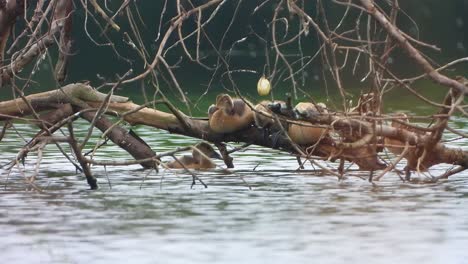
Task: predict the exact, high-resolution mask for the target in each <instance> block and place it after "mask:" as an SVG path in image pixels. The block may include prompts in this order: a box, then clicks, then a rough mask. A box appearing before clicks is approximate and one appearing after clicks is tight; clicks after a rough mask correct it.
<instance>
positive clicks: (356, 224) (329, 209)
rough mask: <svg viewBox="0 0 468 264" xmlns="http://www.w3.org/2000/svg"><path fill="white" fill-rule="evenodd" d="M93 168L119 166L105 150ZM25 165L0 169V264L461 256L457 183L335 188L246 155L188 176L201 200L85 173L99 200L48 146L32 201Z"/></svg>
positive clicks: (129, 176) (459, 259) (156, 181)
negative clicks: (228, 165) (228, 166)
mask: <svg viewBox="0 0 468 264" xmlns="http://www.w3.org/2000/svg"><path fill="white" fill-rule="evenodd" d="M457 122H459V123H460V124H464V123H466V122H465V121H464V120H458V121H457ZM459 126H462V125H459ZM15 128H16V129H17V130H18V131H19V132H20V133H21V134H22V135H26V136H27V135H29V136H31V135H32V133H33V132H34V129H33V127H32V126H29V125H24V124H16V125H15ZM84 128H85V126H82V127H78V135H84V133H86V131H85V130H84ZM136 132H137V133H138V134H139V135H140V136H141V137H142V138H143V139H145V140H146V141H147V142H148V143H149V144H150V145H151V146H152V147H153V148H154V149H155V150H157V151H158V152H162V151H166V150H171V149H173V148H174V147H175V146H185V145H189V144H193V143H195V142H196V140H193V139H188V138H185V137H181V136H177V135H170V134H168V133H166V132H160V131H157V130H155V129H152V128H144V127H138V128H137V129H136ZM96 135H98V133H96ZM18 140H19V139H18V136H17V135H16V134H15V133H14V132H13V131H11V132H9V134H8V135H7V136H6V138H5V139H4V141H3V142H2V144H1V145H0V153H1V154H0V162H1V163H2V164H3V163H4V162H6V161H7V160H9V159H11V158H13V157H14V155H15V154H16V151H17V148H18V146H20V145H19V144H18ZM93 142H96V139H94V140H93ZM451 144H454V145H458V146H462V147H463V146H464V145H466V142H454V143H451ZM64 149H65V150H67V151H68V148H67V147H64ZM98 157H99V158H102V159H111V158H112V159H121V160H123V159H127V158H129V156H128V155H127V154H125V153H123V151H121V150H119V149H118V148H116V147H115V146H106V147H104V148H103V149H101V150H100V154H99V155H98ZM36 159H37V156H36V155H34V154H31V155H30V156H28V158H27V160H26V163H25V168H23V167H21V168H22V170H21V171H18V169H14V170H13V171H12V173H11V174H10V176H9V177H8V179H7V178H6V172H5V170H2V169H0V173H1V177H0V181H1V182H0V183H1V189H0V195H1V197H0V237H2V239H1V240H0V248H1V249H2V262H3V263H206V262H216V263H239V262H241V263H285V262H290V263H343V262H347V263H355V262H363V263H395V262H399V263H416V262H425V263H466V258H467V257H468V251H467V250H466V249H467V245H468V210H467V208H468V174H466V173H463V174H459V175H456V176H454V177H452V178H450V179H449V180H447V181H442V182H438V183H433V184H412V183H403V182H401V181H400V180H399V178H398V177H397V176H396V175H395V174H388V175H386V177H384V178H383V180H382V181H380V182H377V183H375V184H370V183H369V182H367V181H365V180H362V179H360V178H359V177H353V176H366V175H367V173H361V172H351V173H350V174H349V175H350V177H348V178H347V179H345V180H343V181H338V180H337V179H336V178H334V177H331V176H326V175H325V176H323V175H320V174H319V173H316V172H313V171H312V168H311V167H310V165H308V167H307V169H308V170H307V171H305V172H299V173H298V172H295V171H294V170H295V169H297V162H296V160H295V159H294V158H291V157H289V156H287V155H285V154H284V153H280V152H278V151H274V150H268V149H263V148H259V147H249V148H248V149H247V150H246V151H244V152H240V153H236V154H235V155H234V159H235V164H236V169H235V170H234V172H235V174H226V173H224V172H223V171H221V170H214V171H207V172H198V173H197V174H198V176H199V177H200V178H201V179H202V180H203V181H204V182H205V183H206V184H207V185H208V188H206V189H205V188H203V186H202V185H200V184H197V185H195V186H194V187H193V188H191V178H190V176H188V175H187V174H186V173H184V172H182V171H177V172H174V171H164V170H163V171H160V172H159V173H156V172H154V171H148V170H146V171H144V170H140V169H139V167H138V166H136V165H135V166H130V167H123V166H119V167H109V168H106V170H105V169H104V168H103V167H94V168H93V171H94V173H95V174H96V175H97V176H98V177H99V183H100V189H99V190H97V191H89V190H88V186H87V184H86V181H85V179H84V177H83V176H81V175H80V174H77V173H76V172H75V169H74V168H73V166H71V165H70V164H69V163H68V162H67V161H66V160H65V159H64V158H63V156H62V155H60V154H58V153H57V151H56V149H55V147H53V146H48V147H47V148H46V150H45V151H44V157H43V161H42V164H41V169H40V172H39V175H38V179H37V181H36V184H37V186H38V187H40V188H41V189H42V190H43V191H42V192H38V191H32V190H29V191H28V190H27V185H25V183H24V177H25V176H30V175H32V174H33V169H34V165H35V162H36ZM218 164H219V165H220V166H222V165H223V164H222V163H218ZM447 168H448V166H438V167H437V168H436V169H434V170H432V171H431V173H432V174H433V175H438V174H441V173H443V172H444V171H445V169H447ZM254 169H255V170H254ZM106 172H107V176H108V179H107V178H106ZM241 176H242V177H244V178H245V180H246V181H247V182H248V184H249V185H250V186H251V187H252V190H249V188H248V187H247V186H246V185H245V183H243V182H242V181H241V180H240V178H239V177H241Z"/></svg>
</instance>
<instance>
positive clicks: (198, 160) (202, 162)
mask: <svg viewBox="0 0 468 264" xmlns="http://www.w3.org/2000/svg"><path fill="white" fill-rule="evenodd" d="M195 148H196V149H197V150H195V149H194V150H193V151H192V156H187V155H186V156H183V157H181V158H178V160H174V161H171V162H168V163H166V166H167V167H168V168H173V169H183V168H184V166H185V167H186V168H188V169H212V168H215V167H216V164H214V163H213V161H211V160H210V159H209V158H214V159H222V158H221V156H220V155H219V154H218V152H216V151H215V150H214V149H213V147H211V145H210V144H208V143H206V142H200V143H198V144H197V145H195ZM200 152H201V153H203V154H204V155H205V156H206V157H208V158H206V157H205V156H204V155H202V154H201V153H200ZM182 164H183V166H182Z"/></svg>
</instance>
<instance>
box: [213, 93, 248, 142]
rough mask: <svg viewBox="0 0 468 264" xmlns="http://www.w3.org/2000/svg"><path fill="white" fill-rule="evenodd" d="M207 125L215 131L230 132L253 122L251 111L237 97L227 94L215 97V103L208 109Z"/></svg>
mask: <svg viewBox="0 0 468 264" xmlns="http://www.w3.org/2000/svg"><path fill="white" fill-rule="evenodd" d="M208 118H209V121H208V123H209V125H210V128H211V130H213V131H214V132H216V133H232V132H235V131H238V130H241V129H243V128H246V127H248V126H249V125H250V124H252V123H253V121H254V117H253V111H252V110H251V109H250V107H249V106H248V105H247V104H246V103H245V102H244V101H243V100H242V99H239V98H234V99H233V98H231V97H230V96H229V95H227V94H220V95H218V96H217V97H216V105H211V106H210V108H209V109H208Z"/></svg>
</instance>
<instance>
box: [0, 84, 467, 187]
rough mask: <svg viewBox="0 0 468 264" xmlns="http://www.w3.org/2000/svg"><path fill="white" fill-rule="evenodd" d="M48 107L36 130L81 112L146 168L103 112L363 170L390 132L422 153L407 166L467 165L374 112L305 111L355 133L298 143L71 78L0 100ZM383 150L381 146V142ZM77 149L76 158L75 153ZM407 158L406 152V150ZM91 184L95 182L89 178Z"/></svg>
mask: <svg viewBox="0 0 468 264" xmlns="http://www.w3.org/2000/svg"><path fill="white" fill-rule="evenodd" d="M50 110H53V111H52V112H49V113H48V114H46V115H44V116H41V117H39V118H38V119H37V124H38V125H39V126H40V127H41V128H42V129H43V132H41V133H40V135H41V136H48V135H49V136H51V135H52V133H53V131H55V130H57V129H58V128H59V127H61V126H64V125H67V124H68V123H70V122H64V120H67V119H68V120H73V119H75V118H76V117H78V116H80V117H82V118H84V119H86V120H88V121H90V122H91V123H92V125H93V126H96V127H97V128H98V129H100V130H101V131H103V132H104V133H106V136H107V137H109V138H110V139H111V140H112V141H113V142H115V143H116V144H117V145H119V146H120V147H122V148H123V149H125V150H126V151H127V152H129V153H130V154H131V155H132V156H133V157H134V158H135V159H136V160H138V161H139V163H140V164H141V165H142V166H143V167H145V168H155V167H157V165H158V164H159V160H158V158H157V156H156V153H155V152H153V151H152V150H151V149H150V148H149V147H148V146H147V145H146V144H145V143H144V142H143V141H142V140H141V139H138V138H136V137H135V136H134V135H132V134H131V133H128V132H127V131H126V130H125V129H123V128H122V127H120V126H118V123H117V124H113V123H112V122H110V121H109V120H108V119H106V118H105V116H104V115H105V114H111V115H115V116H117V117H119V118H121V120H124V121H126V122H128V123H130V124H132V125H147V126H152V127H155V128H158V129H163V130H167V131H169V132H171V133H177V134H181V135H186V136H190V137H194V138H200V139H203V140H206V141H210V142H213V143H221V142H232V141H233V142H245V143H248V144H255V145H259V146H263V147H267V148H273V149H280V150H283V151H285V152H288V153H291V154H293V155H295V156H299V157H302V158H306V159H311V160H313V159H321V160H328V161H335V160H347V161H350V162H354V163H356V164H357V165H358V166H359V167H360V169H361V170H368V171H374V170H380V169H384V168H385V167H386V166H382V164H381V163H380V162H379V160H380V158H379V157H378V152H377V151H376V152H375V153H372V151H369V148H367V146H368V145H370V144H378V145H379V146H380V147H383V145H382V143H381V142H374V143H372V139H373V138H390V139H395V140H398V141H401V142H406V144H408V146H407V147H408V148H410V149H412V151H413V152H414V151H418V153H420V155H419V156H417V159H418V160H416V161H415V160H409V161H408V163H411V164H413V165H412V167H409V170H413V171H419V170H421V171H423V170H426V169H428V168H429V167H431V166H433V165H436V164H440V163H448V164H454V165H459V166H460V168H466V167H467V166H468V152H466V151H462V150H460V149H453V148H448V147H446V146H445V145H444V144H442V143H439V142H436V143H435V145H432V144H433V134H434V132H433V133H419V132H415V130H414V129H404V128H402V127H392V126H389V125H384V124H383V123H382V122H380V124H378V125H375V122H373V121H372V120H374V119H376V117H372V116H353V114H348V115H344V114H338V113H327V114H323V115H313V116H310V117H309V118H308V117H307V116H306V117H304V120H302V122H303V121H308V122H310V124H309V125H312V126H313V125H317V124H319V125H324V126H326V127H328V129H329V130H330V131H334V132H335V133H337V134H341V135H351V134H353V135H354V138H355V141H352V142H350V141H349V138H350V137H347V139H348V140H346V141H341V140H340V139H327V140H325V139H324V140H322V141H320V142H319V143H318V144H316V145H315V146H297V145H295V144H294V143H293V142H291V141H290V140H288V137H287V136H285V135H283V136H281V135H279V136H278V131H271V132H270V134H268V135H265V131H264V130H263V129H261V128H258V127H256V126H255V125H254V124H252V125H251V126H250V127H248V128H247V129H246V130H247V131H237V132H233V133H230V134H218V133H214V132H213V131H211V129H210V127H209V124H208V120H207V119H200V118H191V117H190V116H186V115H184V114H183V113H181V112H179V111H178V110H174V111H175V113H167V112H163V111H159V110H155V109H151V108H147V107H144V106H140V105H137V104H134V103H132V102H131V101H129V99H128V98H126V97H121V96H116V95H110V94H109V95H106V94H103V93H100V92H98V91H96V90H95V89H93V88H92V87H90V86H89V85H86V84H82V83H75V84H69V85H67V86H64V87H62V88H60V89H57V90H53V91H49V92H44V93H38V94H32V95H28V96H25V97H23V98H18V99H15V100H10V101H4V102H0V120H11V119H15V118H19V117H21V116H27V115H34V114H37V113H38V112H43V111H50ZM290 122H295V120H290ZM38 135H39V134H38ZM37 138H39V136H37V137H36V139H37ZM85 140H87V139H85ZM37 142H39V141H34V140H33V141H31V142H30V143H29V145H30V146H29V147H28V148H24V150H23V151H22V152H21V153H20V154H19V156H18V158H17V160H20V159H22V158H24V157H25V156H26V155H27V149H30V148H31V147H33V146H34V144H35V143H37ZM52 142H53V140H52ZM78 143H79V141H78V140H77V139H73V142H72V145H73V144H75V145H76V144H78ZM381 150H382V148H380V151H381ZM74 151H75V152H79V151H80V149H79V148H78V149H75V148H74ZM75 154H76V156H77V158H78V159H80V158H79V155H78V153H75ZM405 158H408V156H407V157H405ZM93 162H94V161H93V160H90V159H88V158H86V159H85V158H84V157H82V160H81V162H80V163H81V164H82V165H83V164H88V163H93ZM414 164H416V165H414ZM88 174H90V172H88ZM90 177H91V176H90ZM444 177H445V176H444ZM88 182H89V180H88ZM91 185H92V187H93V186H94V187H96V186H95V185H93V184H91Z"/></svg>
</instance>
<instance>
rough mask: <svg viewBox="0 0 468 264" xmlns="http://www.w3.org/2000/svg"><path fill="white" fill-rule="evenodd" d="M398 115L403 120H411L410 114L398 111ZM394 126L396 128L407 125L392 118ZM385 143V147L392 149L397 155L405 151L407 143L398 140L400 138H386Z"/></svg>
mask: <svg viewBox="0 0 468 264" xmlns="http://www.w3.org/2000/svg"><path fill="white" fill-rule="evenodd" d="M397 117H399V118H398V119H399V120H401V121H403V122H406V123H408V122H409V120H408V116H407V115H406V114H404V113H398V114H397ZM391 126H392V127H394V128H403V129H404V128H406V126H404V125H403V124H401V123H399V122H397V121H395V120H392V124H391ZM384 144H385V147H386V148H387V149H388V150H389V151H390V152H392V153H393V154H395V155H396V156H398V155H400V154H401V153H402V152H403V149H404V148H405V143H404V142H402V141H400V140H398V139H393V138H387V137H386V138H385V139H384Z"/></svg>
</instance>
